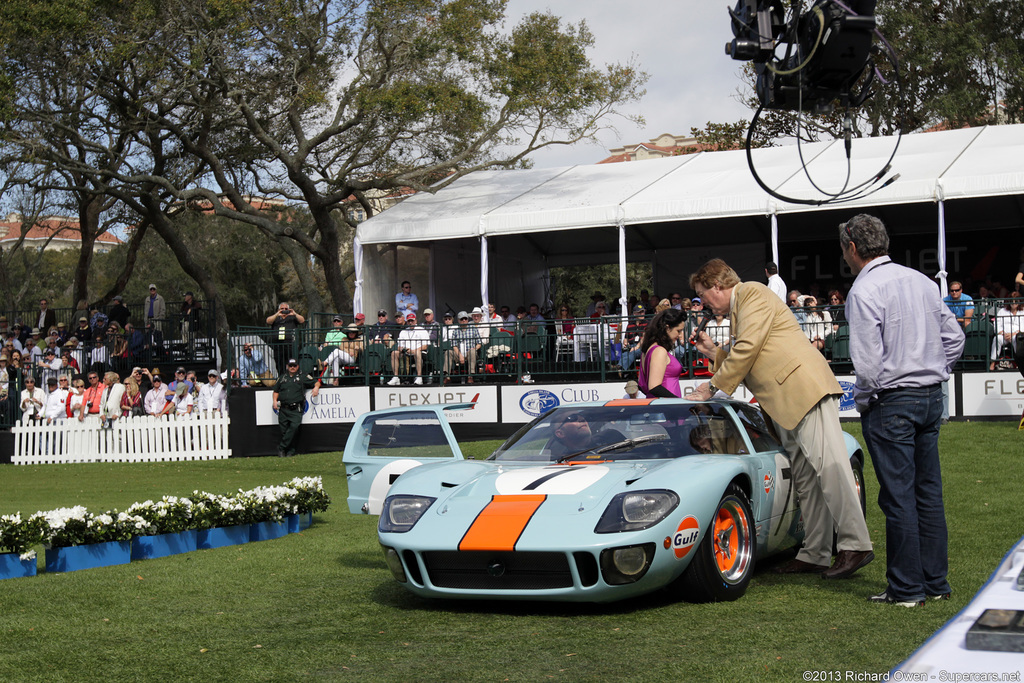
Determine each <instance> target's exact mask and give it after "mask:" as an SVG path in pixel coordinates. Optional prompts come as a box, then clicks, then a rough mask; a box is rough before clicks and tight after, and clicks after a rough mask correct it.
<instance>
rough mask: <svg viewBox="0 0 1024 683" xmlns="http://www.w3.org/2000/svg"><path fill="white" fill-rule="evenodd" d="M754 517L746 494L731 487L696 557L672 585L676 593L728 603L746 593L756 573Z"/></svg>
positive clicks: (705, 534) (694, 600)
mask: <svg viewBox="0 0 1024 683" xmlns="http://www.w3.org/2000/svg"><path fill="white" fill-rule="evenodd" d="M753 517H754V516H753V514H751V512H750V503H749V502H748V501H747V496H746V494H744V493H743V490H742V489H740V487H739V486H737V485H735V484H730V485H729V488H728V489H727V490H726V491H725V494H724V495H723V496H722V500H721V501H719V503H718V508H717V510H716V511H715V515H714V517H713V518H712V520H711V526H710V528H708V529H707V531H706V532H705V533H704V539H703V540H702V541H701V542H700V546H699V547H698V548H697V554H696V556H694V558H693V560H692V561H691V562H690V566H688V567H687V568H686V570H685V571H684V572H683V574H682V576H680V577H679V578H678V579H676V580H675V582H673V584H672V585H671V587H670V589H671V590H672V592H673V593H674V594H675V595H676V596H677V597H680V598H683V599H684V600H688V601H690V602H725V601H728V600H736V599H737V598H740V597H741V596H742V595H743V594H744V593H746V592H747V585H748V584H749V583H750V577H751V576H752V575H753V573H754V550H755V544H756V540H755V537H754V521H753Z"/></svg>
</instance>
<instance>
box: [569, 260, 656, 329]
mask: <svg viewBox="0 0 1024 683" xmlns="http://www.w3.org/2000/svg"><path fill="white" fill-rule="evenodd" d="M551 289H552V292H553V296H552V298H553V299H554V302H555V307H556V308H557V307H558V306H561V305H563V304H565V305H568V306H569V310H571V311H572V313H573V315H574V316H584V315H585V314H586V311H587V306H588V305H590V303H591V302H592V300H591V298H590V297H591V295H593V294H594V292H601V293H602V294H604V296H605V299H606V300H607V301H608V302H614V301H616V300H617V299H618V298H619V267H618V265H613V264H608V265H599V266H565V267H560V268H552V269H551ZM642 289H646V290H648V291H650V292H653V290H654V287H653V273H652V268H651V264H650V263H627V264H626V292H627V296H639V295H640V290H642ZM641 303H643V304H645V305H646V303H647V302H646V301H644V302H641ZM609 312H610V311H609Z"/></svg>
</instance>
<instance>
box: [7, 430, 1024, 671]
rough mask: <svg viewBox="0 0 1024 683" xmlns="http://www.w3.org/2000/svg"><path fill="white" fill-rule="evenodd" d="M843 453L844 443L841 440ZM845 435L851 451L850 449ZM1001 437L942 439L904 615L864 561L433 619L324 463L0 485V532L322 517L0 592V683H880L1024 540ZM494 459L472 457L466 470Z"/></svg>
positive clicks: (477, 448)
mask: <svg viewBox="0 0 1024 683" xmlns="http://www.w3.org/2000/svg"><path fill="white" fill-rule="evenodd" d="M848 427H849V428H850V431H852V432H854V433H855V434H857V433H858V432H857V427H856V425H852V426H848ZM858 435H859V434H858ZM1022 444H1024V432H1018V431H1017V430H1016V424H1011V423H1007V422H1000V423H970V424H965V423H957V424H951V425H949V427H946V428H944V429H943V437H942V449H943V450H942V452H943V466H944V475H945V476H944V481H945V484H946V486H945V492H946V505H947V515H948V519H949V526H950V555H951V557H950V565H951V575H950V581H951V583H952V584H953V589H954V599H953V600H951V601H950V602H947V603H931V604H929V605H927V607H926V608H924V609H920V610H906V609H901V608H891V607H889V608H887V607H882V606H876V605H871V604H869V603H868V602H867V601H866V600H865V598H866V597H867V596H868V595H869V594H870V593H872V592H877V591H878V590H880V589H881V588H883V587H884V573H885V562H884V559H883V558H884V557H885V546H884V544H885V538H884V524H883V519H882V515H881V513H880V512H879V511H878V508H877V505H876V504H875V502H874V496H875V493H876V492H877V485H876V484H875V481H874V475H873V472H872V471H871V470H870V468H869V470H868V472H867V473H866V475H867V480H868V485H869V487H870V488H869V506H868V508H869V509H868V526H869V528H870V529H871V532H872V537H873V539H874V541H875V544H876V545H875V550H876V553H877V554H878V556H879V559H878V560H876V561H875V562H874V563H873V564H871V565H870V566H868V567H867V568H866V569H864V570H862V571H861V572H859V573H858V575H857V576H856V577H855V578H853V579H851V580H849V581H839V582H825V581H823V580H821V579H819V578H817V577H813V576H797V577H778V576H775V575H772V574H768V573H765V572H764V571H759V572H758V573H757V574H756V575H755V576H754V579H753V581H752V583H751V585H750V589H749V590H748V592H747V594H746V596H745V597H743V598H742V599H741V600H739V601H737V602H734V603H725V604H713V605H690V604H685V603H673V602H670V601H667V600H666V599H665V598H664V597H663V596H661V595H654V596H649V597H646V598H643V599H640V600H634V601H631V602H629V603H627V604H616V605H611V606H607V605H605V606H594V605H557V604H555V605H551V604H542V603H485V602H430V601H425V600H422V599H420V598H416V597H414V596H412V595H411V594H409V593H407V592H406V591H405V590H404V589H402V588H401V586H399V585H398V584H397V583H395V581H394V580H393V579H392V578H391V575H390V573H389V572H388V571H387V569H386V568H385V566H384V562H383V559H382V557H381V554H380V552H379V550H378V547H377V541H376V535H375V527H376V518H375V517H365V516H355V515H350V514H348V512H347V507H346V505H345V495H346V489H345V476H344V470H343V468H342V465H341V456H340V454H338V453H331V454H316V455H300V456H298V457H295V458H288V459H280V458H253V459H234V460H227V461H220V462H195V463H161V464H152V465H148V464H133V465H128V464H124V465H75V466H57V465H49V466H38V467H14V466H4V467H0V513H3V514H6V513H10V512H15V511H18V510H20V511H21V512H23V513H31V512H35V511H36V510H39V509H49V508H53V507H58V506H69V505H75V504H82V505H86V506H87V507H89V508H90V509H91V510H94V511H99V510H101V509H104V508H109V507H120V508H124V507H127V506H128V505H129V504H131V503H133V502H135V501H141V500H146V499H147V498H156V497H159V496H161V495H164V494H174V495H183V494H184V495H187V494H189V493H191V491H192V490H193V489H196V488H201V489H205V490H208V491H212V492H229V491H233V490H235V489H238V488H250V487H252V486H255V485H258V484H267V485H270V484H279V483H281V482H283V481H286V480H288V479H290V478H291V477H293V476H306V475H322V476H323V478H324V488H325V489H326V490H327V491H328V493H329V494H330V495H331V496H332V498H333V499H334V505H333V506H332V508H331V509H330V510H328V511H327V512H326V513H322V514H318V515H316V516H315V517H314V524H313V526H312V527H311V528H309V529H307V530H306V531H304V532H303V533H301V534H292V535H289V536H287V537H285V538H282V539H279V540H275V541H267V542H263V543H253V544H248V545H244V546H236V547H232V548H222V549H217V550H203V551H198V552H195V553H189V554H186V555H179V556H176V557H171V558H164V559H159V560H149V561H146V562H133V563H131V564H130V565H126V566H121V567H110V568H104V569H93V570H88V571H81V572H73V573H68V574H49V575H47V574H45V573H44V574H40V575H39V576H38V577H35V578H28V579H12V580H7V581H2V582H0V680H2V681H31V680H39V681H48V682H50V683H55V682H59V681H94V680H95V681H140V680H141V681H149V680H153V681H156V680H167V679H175V680H178V679H191V680H201V681H264V680H265V681H299V680H336V679H339V680H340V679H354V680H380V681H452V680H479V681H505V680H509V681H537V680H565V681H581V680H585V681H591V680H592V681H606V680H616V681H619V680H624V681H651V680H667V679H670V678H671V679H678V680H684V681H729V682H730V683H732V682H734V681H748V680H766V681H799V680H802V675H801V674H802V672H803V671H805V670H822V669H828V670H840V671H844V672H845V671H854V672H874V673H878V672H883V671H886V670H888V669H889V668H891V667H892V666H894V665H895V664H897V663H899V662H900V661H902V660H903V659H904V658H906V657H907V655H909V654H910V653H911V652H912V651H913V650H914V649H915V648H917V647H918V646H919V645H920V644H921V643H922V642H923V641H924V640H925V639H926V638H927V637H928V636H929V635H930V634H931V633H933V632H934V631H935V630H936V629H937V628H939V627H940V626H941V625H942V624H943V623H945V622H946V621H947V620H948V619H949V618H950V617H952V616H953V615H954V614H955V613H956V612H957V611H959V610H960V609H961V608H962V607H963V606H964V604H965V603H966V602H967V601H968V600H969V599H970V597H971V596H973V595H974V593H975V592H976V591H977V590H978V588H979V587H980V586H981V584H982V583H983V582H984V581H985V580H986V579H987V578H988V576H989V574H990V573H991V572H992V571H993V570H994V569H995V567H996V565H997V564H998V562H999V560H1000V559H1001V558H1002V557H1003V555H1004V554H1005V553H1006V551H1007V550H1008V549H1009V548H1010V547H1011V546H1012V545H1013V544H1014V542H1015V541H1016V540H1017V539H1018V538H1019V537H1020V536H1021V535H1022V533H1024V524H1022V523H1021V521H1020V520H1021V515H1020V505H1019V498H1020V491H1019V485H1018V481H1019V477H1018V476H1017V472H1018V471H1019V467H1020V458H1021V453H1022V452H1024V447H1022ZM493 445H494V444H493V443H481V444H475V445H472V446H470V447H469V448H468V449H467V450H470V451H471V452H472V453H473V454H475V455H477V457H482V455H483V454H484V453H485V452H487V451H488V450H489V448H490V447H493Z"/></svg>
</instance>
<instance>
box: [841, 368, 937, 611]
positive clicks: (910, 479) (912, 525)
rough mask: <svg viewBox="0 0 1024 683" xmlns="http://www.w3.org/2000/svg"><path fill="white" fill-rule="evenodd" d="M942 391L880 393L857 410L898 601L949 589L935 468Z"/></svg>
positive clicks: (889, 575)
mask: <svg viewBox="0 0 1024 683" xmlns="http://www.w3.org/2000/svg"><path fill="white" fill-rule="evenodd" d="M941 416H942V387H941V386H940V385H938V384H936V385H934V386H930V387H922V388H901V389H892V390H889V391H885V392H882V394H881V396H879V398H878V400H877V401H876V402H875V403H873V404H871V407H870V408H868V410H866V411H865V412H863V413H861V418H860V419H861V426H862V427H863V428H864V440H865V441H866V442H867V445H868V451H869V452H870V453H871V462H872V463H873V464H874V466H875V474H877V475H878V483H879V490H878V506H879V507H880V508H882V512H883V513H884V514H885V539H886V578H887V579H888V582H889V587H888V590H889V594H890V595H892V596H893V597H895V598H897V599H899V600H923V599H925V597H926V596H929V595H941V594H942V593H948V592H949V591H950V588H949V582H948V581H947V580H946V573H947V571H948V569H949V558H948V551H949V545H948V538H947V532H946V513H945V510H944V508H943V505H942V473H941V471H940V468H939V421H940V419H941Z"/></svg>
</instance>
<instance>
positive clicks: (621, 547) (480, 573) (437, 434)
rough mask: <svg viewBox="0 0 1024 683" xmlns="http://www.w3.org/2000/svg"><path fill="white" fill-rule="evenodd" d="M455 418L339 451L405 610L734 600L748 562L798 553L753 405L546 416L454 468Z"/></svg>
mask: <svg viewBox="0 0 1024 683" xmlns="http://www.w3.org/2000/svg"><path fill="white" fill-rule="evenodd" d="M459 408H461V409H465V408H466V406H447V407H443V406H420V407H411V408H401V409H393V410H379V411H375V412H371V413H367V414H366V415H364V416H363V417H362V418H361V419H360V420H359V421H358V422H357V423H356V425H355V426H354V428H353V430H352V433H351V435H350V436H349V439H348V443H347V444H346V446H345V454H344V462H345V469H346V474H347V475H348V481H349V498H348V503H349V510H350V511H351V512H353V513H357V514H374V515H380V519H379V522H378V526H377V530H378V536H379V539H380V544H381V546H382V548H383V550H384V557H385V560H386V561H387V565H388V567H389V568H390V569H391V571H392V573H393V574H394V576H395V579H397V580H398V581H399V582H400V583H402V584H403V585H404V586H405V587H407V588H408V589H409V590H410V591H412V592H413V593H416V594H418V595H422V596H427V597H434V598H490V599H519V600H522V599H533V600H565V601H592V602H603V601H612V600H621V599H623V598H628V597H631V596H635V595H639V594H642V593H648V592H651V591H654V590H657V589H661V588H666V589H668V590H669V591H670V592H671V593H672V594H674V595H675V596H677V597H680V598H683V599H686V600H691V601H696V602H707V601H717V600H735V599H736V598H738V597H740V596H741V595H743V593H744V592H745V591H746V588H747V584H748V583H749V582H750V577H751V574H752V572H753V570H754V564H755V562H756V561H757V560H758V559H759V558H762V557H765V556H768V555H771V554H774V553H779V552H782V551H784V550H787V549H790V548H793V547H795V546H797V545H798V544H799V543H800V541H801V539H802V536H803V523H802V520H801V517H800V507H799V503H798V500H797V497H796V494H795V492H794V490H793V487H792V478H791V474H790V465H789V458H788V457H787V455H786V453H785V451H784V450H783V449H782V447H781V445H780V444H779V442H778V440H777V439H776V437H775V436H774V435H773V431H772V429H771V427H770V425H769V424H768V423H767V422H766V420H765V418H764V416H763V415H762V413H761V410H760V409H759V408H758V407H757V406H755V405H750V404H746V403H740V402H735V401H711V402H707V403H700V402H692V401H686V400H682V399H653V400H617V401H610V402H607V403H591V404H579V405H572V406H565V407H559V408H556V409H554V410H552V411H550V412H548V413H546V414H545V415H543V416H541V417H539V418H537V419H536V420H534V421H533V422H531V423H529V424H527V425H526V426H524V427H523V428H522V429H520V430H519V431H517V432H516V433H515V434H514V435H513V436H512V437H510V438H509V439H508V440H507V441H506V442H505V443H504V444H502V445H501V447H500V448H498V450H497V451H495V452H494V453H493V454H492V455H491V456H490V457H488V458H487V459H486V460H464V459H463V457H462V453H461V451H460V449H459V446H458V443H457V442H456V440H455V437H454V435H453V434H452V431H451V428H450V427H449V425H448V423H447V421H446V420H445V411H446V410H451V409H459ZM846 447H847V455H848V456H849V458H850V465H851V467H852V468H853V472H854V479H855V481H856V482H857V483H858V486H860V488H861V500H862V501H863V500H864V495H863V486H862V481H863V475H862V465H863V462H864V457H863V454H862V452H861V450H860V448H859V446H858V444H857V442H856V440H854V439H853V438H852V437H851V436H849V435H848V434H847V435H846Z"/></svg>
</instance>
